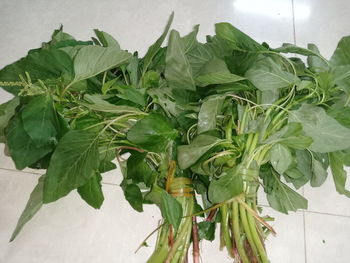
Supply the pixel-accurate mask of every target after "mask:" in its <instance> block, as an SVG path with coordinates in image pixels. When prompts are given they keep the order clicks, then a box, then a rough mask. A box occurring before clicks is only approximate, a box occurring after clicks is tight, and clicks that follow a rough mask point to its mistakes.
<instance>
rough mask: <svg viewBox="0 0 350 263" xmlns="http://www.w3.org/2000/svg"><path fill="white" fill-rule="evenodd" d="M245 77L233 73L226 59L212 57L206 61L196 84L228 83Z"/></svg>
mask: <svg viewBox="0 0 350 263" xmlns="http://www.w3.org/2000/svg"><path fill="white" fill-rule="evenodd" d="M243 79H244V78H243V77H240V76H237V75H234V74H232V73H231V72H230V71H229V70H228V68H227V66H226V63H225V61H223V60H221V59H217V58H214V59H211V60H209V61H208V62H206V63H205V64H204V65H203V67H202V68H201V70H200V73H199V76H198V77H197V78H196V84H197V86H200V87H205V86H208V85H212V84H227V83H232V82H237V81H240V80H243Z"/></svg>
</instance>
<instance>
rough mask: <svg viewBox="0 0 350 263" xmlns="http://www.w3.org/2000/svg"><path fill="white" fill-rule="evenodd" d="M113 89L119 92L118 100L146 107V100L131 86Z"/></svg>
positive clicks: (138, 90)
mask: <svg viewBox="0 0 350 263" xmlns="http://www.w3.org/2000/svg"><path fill="white" fill-rule="evenodd" d="M115 89H116V90H118V91H119V93H118V94H117V96H118V97H119V98H121V99H124V100H128V101H130V102H133V103H136V104H139V105H140V106H143V107H144V106H146V98H145V96H144V95H143V94H142V92H141V91H140V89H136V88H134V87H133V86H118V87H116V88H115Z"/></svg>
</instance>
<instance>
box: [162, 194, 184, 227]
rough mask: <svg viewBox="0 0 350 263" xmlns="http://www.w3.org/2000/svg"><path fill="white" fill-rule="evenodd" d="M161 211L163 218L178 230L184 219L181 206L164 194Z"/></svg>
mask: <svg viewBox="0 0 350 263" xmlns="http://www.w3.org/2000/svg"><path fill="white" fill-rule="evenodd" d="M161 211H162V216H163V217H164V218H165V219H166V220H167V221H168V223H169V224H171V225H172V226H173V227H174V228H175V230H177V229H178V228H179V226H180V223H181V219H182V206H181V204H180V203H179V202H178V201H177V200H176V199H175V198H174V197H172V196H171V195H169V194H168V193H166V192H164V193H163V195H162V201H161Z"/></svg>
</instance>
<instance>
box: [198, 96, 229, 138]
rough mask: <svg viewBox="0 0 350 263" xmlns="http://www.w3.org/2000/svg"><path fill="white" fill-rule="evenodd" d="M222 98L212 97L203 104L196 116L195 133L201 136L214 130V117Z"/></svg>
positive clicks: (219, 107)
mask: <svg viewBox="0 0 350 263" xmlns="http://www.w3.org/2000/svg"><path fill="white" fill-rule="evenodd" d="M223 101H224V98H223V97H221V96H220V97H214V98H211V99H208V100H206V101H204V102H203V104H202V105H201V108H200V110H199V114H198V126H197V133H198V134H201V133H203V132H206V131H210V130H213V129H215V128H216V116H217V115H218V114H219V112H220V110H221V106H222V103H223Z"/></svg>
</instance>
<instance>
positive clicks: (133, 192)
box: [124, 184, 143, 212]
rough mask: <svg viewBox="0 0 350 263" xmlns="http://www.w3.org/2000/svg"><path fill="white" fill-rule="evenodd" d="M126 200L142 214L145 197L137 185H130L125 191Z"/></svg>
mask: <svg viewBox="0 0 350 263" xmlns="http://www.w3.org/2000/svg"><path fill="white" fill-rule="evenodd" d="M124 195H125V199H126V200H127V201H128V202H129V204H130V205H131V206H132V208H134V209H135V210H136V211H138V212H142V211H143V208H142V203H143V197H142V193H141V190H140V188H139V187H138V186H137V185H135V184H128V185H127V186H126V187H125V189H124Z"/></svg>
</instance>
